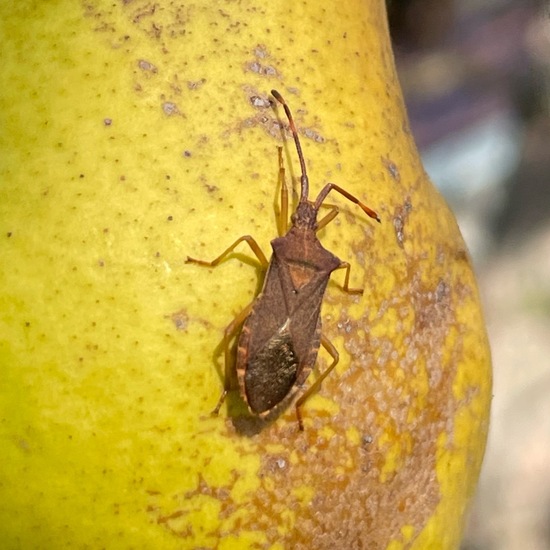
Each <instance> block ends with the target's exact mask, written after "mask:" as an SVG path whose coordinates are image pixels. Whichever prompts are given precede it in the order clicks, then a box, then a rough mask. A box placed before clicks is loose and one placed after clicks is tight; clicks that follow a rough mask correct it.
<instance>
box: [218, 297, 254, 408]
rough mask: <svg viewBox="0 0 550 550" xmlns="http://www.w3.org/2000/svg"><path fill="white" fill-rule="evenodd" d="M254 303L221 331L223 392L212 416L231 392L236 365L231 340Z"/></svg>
mask: <svg viewBox="0 0 550 550" xmlns="http://www.w3.org/2000/svg"><path fill="white" fill-rule="evenodd" d="M253 303H254V302H250V304H248V305H247V306H246V307H245V308H244V309H243V310H242V311H241V312H240V313H239V314H238V315H237V316H236V317H235V318H234V319H233V321H231V323H229V325H227V327H226V328H225V330H224V331H223V348H224V382H223V391H222V394H221V395H220V398H219V399H218V404H217V405H216V407H215V409H214V410H213V411H212V415H217V414H218V413H219V412H220V409H221V406H222V405H223V403H224V401H225V399H226V397H227V394H228V393H229V392H230V391H231V389H232V388H231V381H232V376H231V375H232V368H233V371H234V370H235V369H236V363H235V362H234V361H232V360H231V340H233V337H234V336H235V334H236V333H237V331H238V329H239V327H240V326H241V325H242V324H243V323H244V321H245V319H246V318H247V317H248V315H249V314H250V311H251V310H252V305H253Z"/></svg>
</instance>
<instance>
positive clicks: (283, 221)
mask: <svg viewBox="0 0 550 550" xmlns="http://www.w3.org/2000/svg"><path fill="white" fill-rule="evenodd" d="M277 150H278V152H279V185H280V186H281V210H280V211H279V236H280V237H282V236H283V235H284V234H285V233H286V232H287V230H288V187H287V186H286V179H285V165H284V162H283V148H282V147H277Z"/></svg>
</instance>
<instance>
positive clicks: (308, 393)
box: [296, 335, 340, 431]
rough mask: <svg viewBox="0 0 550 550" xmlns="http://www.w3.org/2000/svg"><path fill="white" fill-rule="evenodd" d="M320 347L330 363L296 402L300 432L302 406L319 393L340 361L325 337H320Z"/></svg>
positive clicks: (301, 426) (302, 428) (302, 427)
mask: <svg viewBox="0 0 550 550" xmlns="http://www.w3.org/2000/svg"><path fill="white" fill-rule="evenodd" d="M321 345H322V346H323V347H324V348H325V349H326V350H327V352H328V354H329V355H330V356H331V357H332V363H331V364H330V365H329V366H328V367H327V368H326V370H324V371H323V372H322V373H321V374H320V375H319V378H317V380H315V382H313V384H311V386H310V387H309V388H308V389H307V390H306V391H305V392H304V393H303V394H302V395H301V396H300V398H299V399H298V401H296V418H297V419H298V427H299V428H300V431H304V422H303V420H302V412H301V407H302V405H303V404H304V403H305V402H306V401H307V400H308V399H309V398H310V397H311V396H312V395H313V394H314V393H315V392H317V391H319V389H320V387H321V384H322V383H323V380H324V379H325V378H326V377H327V376H328V375H329V374H330V373H331V372H332V370H333V369H334V367H335V366H336V365H337V363H338V361H339V360H340V354H339V353H338V350H337V349H336V348H335V347H334V345H333V344H332V342H331V341H330V340H329V339H328V338H327V337H326V336H323V335H321Z"/></svg>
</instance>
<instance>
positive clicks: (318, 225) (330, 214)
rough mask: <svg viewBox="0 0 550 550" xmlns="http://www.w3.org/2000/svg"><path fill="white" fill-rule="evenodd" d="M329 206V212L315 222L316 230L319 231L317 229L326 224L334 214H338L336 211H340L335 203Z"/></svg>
mask: <svg viewBox="0 0 550 550" xmlns="http://www.w3.org/2000/svg"><path fill="white" fill-rule="evenodd" d="M325 206H328V205H325ZM329 208H330V212H329V213H328V214H327V215H326V216H325V217H324V218H321V220H320V221H318V222H317V231H319V229H323V227H325V225H328V224H329V223H330V222H331V221H332V220H333V219H334V218H335V217H336V216H338V212H340V209H339V208H338V207H337V206H336V205H331V206H330V207H329Z"/></svg>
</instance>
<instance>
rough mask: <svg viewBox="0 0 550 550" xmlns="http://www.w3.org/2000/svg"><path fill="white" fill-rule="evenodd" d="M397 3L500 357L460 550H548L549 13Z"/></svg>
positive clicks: (426, 122) (431, 169)
mask: <svg viewBox="0 0 550 550" xmlns="http://www.w3.org/2000/svg"><path fill="white" fill-rule="evenodd" d="M387 3H388V10H389V16H390V27H391V32H392V40H393V43H394V50H395V55H396V63H397V68H398V72H399V78H400V80H401V84H402V86H403V91H404V94H405V101H406V103H407V107H408V112H409V117H410V123H411V128H412V132H413V134H414V135H415V138H416V142H417V144H418V146H419V148H420V151H421V154H422V158H423V160H424V165H425V168H426V170H427V172H428V173H429V174H430V176H431V178H432V181H433V182H434V183H435V184H436V185H437V186H438V187H439V188H440V190H441V191H442V193H443V194H444V195H445V197H446V198H447V200H448V202H449V203H450V204H451V207H452V208H453V209H454V211H455V213H456V215H457V218H458V222H459V225H460V227H461V230H462V233H463V235H464V237H465V239H466V241H467V243H468V247H469V249H470V252H471V254H472V258H473V260H474V264H475V268H476V271H477V274H478V280H479V285H480V290H481V294H482V299H483V303H484V307H485V317H486V320H487V327H488V332H489V338H490V341H491V348H492V353H493V366H494V389H493V394H494V398H493V409H492V420H491V428H490V435H489V442H488V447H487V454H486V456H485V462H484V466H483V470H482V475H481V480H480V484H479V488H478V492H477V496H476V498H475V501H474V504H473V507H472V510H471V514H470V520H469V524H468V528H467V531H466V536H465V540H464V543H463V546H462V550H493V549H498V550H512V549H513V550H518V549H520V550H543V549H544V550H546V549H550V2H549V1H548V0H454V1H453V0H387Z"/></svg>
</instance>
